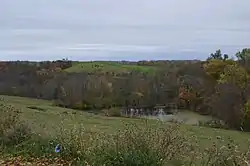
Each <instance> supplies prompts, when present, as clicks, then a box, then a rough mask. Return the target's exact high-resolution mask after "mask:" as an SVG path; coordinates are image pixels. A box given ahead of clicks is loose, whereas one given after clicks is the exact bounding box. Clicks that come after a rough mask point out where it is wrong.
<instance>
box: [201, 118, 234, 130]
mask: <svg viewBox="0 0 250 166" xmlns="http://www.w3.org/2000/svg"><path fill="white" fill-rule="evenodd" d="M199 126H204V127H211V128H219V129H229V127H228V126H227V125H226V124H224V123H222V121H221V120H209V121H205V122H204V121H199Z"/></svg>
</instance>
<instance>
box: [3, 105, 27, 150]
mask: <svg viewBox="0 0 250 166" xmlns="http://www.w3.org/2000/svg"><path fill="white" fill-rule="evenodd" d="M18 112H20V111H19V110H18V109H16V108H15V107H13V106H11V105H7V104H5V103H4V101H1V102H0V114H1V116H0V144H1V146H2V147H4V146H11V145H18V144H20V143H22V142H24V141H26V140H28V139H30V138H31V130H30V128H29V127H28V126H27V124H25V123H24V122H22V121H21V120H20V119H19V115H18Z"/></svg>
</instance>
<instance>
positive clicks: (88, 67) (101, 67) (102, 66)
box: [65, 61, 157, 73]
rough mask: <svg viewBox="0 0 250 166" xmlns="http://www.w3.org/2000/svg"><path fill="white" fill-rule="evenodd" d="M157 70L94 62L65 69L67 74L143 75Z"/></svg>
mask: <svg viewBox="0 0 250 166" xmlns="http://www.w3.org/2000/svg"><path fill="white" fill-rule="evenodd" d="M155 70H157V67H154V66H139V65H132V64H121V63H118V62H108V61H93V62H75V63H73V66H72V67H70V68H68V69H65V71H67V72H76V73H79V72H83V71H85V72H115V73H126V72H129V71H138V72H143V73H152V72H154V71H155Z"/></svg>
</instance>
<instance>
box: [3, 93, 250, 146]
mask: <svg viewBox="0 0 250 166" xmlns="http://www.w3.org/2000/svg"><path fill="white" fill-rule="evenodd" d="M0 97H4V99H5V101H6V102H7V103H9V104H11V105H13V106H15V107H17V108H20V110H21V113H20V115H21V118H22V119H23V120H25V121H27V122H29V123H30V124H31V125H32V128H33V129H34V130H36V131H37V132H39V133H41V134H42V135H44V136H46V135H54V134H56V132H58V130H59V128H60V127H61V126H63V127H65V128H67V129H71V128H73V127H77V126H80V125H83V126H84V127H85V128H86V129H88V130H91V131H95V132H110V133H112V132H115V131H116V130H118V129H121V128H122V127H123V124H124V123H130V122H135V123H142V120H139V119H129V118H114V117H105V116H100V115H92V114H90V113H85V112H81V111H75V110H71V109H64V108H59V107H55V106H53V105H52V102H49V101H44V100H36V99H29V98H22V97H12V96H0ZM28 106H37V107H39V108H43V109H44V111H39V110H34V109H29V108H27V107H28ZM150 122H152V123H154V121H150ZM181 128H182V130H183V132H185V134H188V135H196V136H197V138H198V140H199V143H200V146H201V147H206V144H207V143H209V142H211V141H213V140H216V137H218V136H220V137H222V138H223V139H227V138H229V137H231V138H232V139H234V140H235V142H236V143H238V144H240V145H241V147H243V148H244V147H246V146H245V145H246V144H247V142H248V140H249V139H250V134H249V133H242V132H237V131H229V130H219V129H212V128H205V127H196V126H190V125H182V126H181Z"/></svg>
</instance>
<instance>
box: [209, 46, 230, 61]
mask: <svg viewBox="0 0 250 166" xmlns="http://www.w3.org/2000/svg"><path fill="white" fill-rule="evenodd" d="M211 59H217V60H224V61H225V60H227V59H228V55H227V54H224V55H222V53H221V50H220V49H219V50H216V52H215V53H212V54H210V57H208V59H207V60H211Z"/></svg>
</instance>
